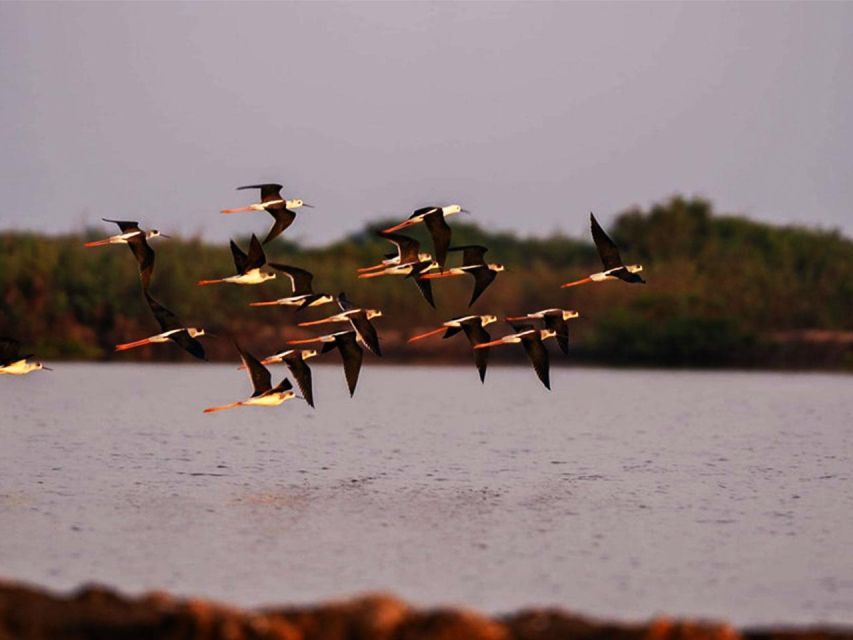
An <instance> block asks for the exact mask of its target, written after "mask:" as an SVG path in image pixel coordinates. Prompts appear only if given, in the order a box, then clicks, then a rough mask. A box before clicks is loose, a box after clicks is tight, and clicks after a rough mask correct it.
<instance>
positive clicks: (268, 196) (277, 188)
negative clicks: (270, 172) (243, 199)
mask: <svg viewBox="0 0 853 640" xmlns="http://www.w3.org/2000/svg"><path fill="white" fill-rule="evenodd" d="M243 189H260V190H261V202H269V201H270V200H281V199H282V197H281V190H282V189H284V186H282V185H280V184H275V183H273V182H270V183H267V184H247V185H246V186H243V187H237V191H242V190H243Z"/></svg>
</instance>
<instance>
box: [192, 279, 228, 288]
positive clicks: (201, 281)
mask: <svg viewBox="0 0 853 640" xmlns="http://www.w3.org/2000/svg"><path fill="white" fill-rule="evenodd" d="M220 282H225V280H223V279H222V278H219V279H218V280H199V281H198V282H197V283H196V284H197V285H198V286H200V287H205V286H207V285H209V284H217V283H220Z"/></svg>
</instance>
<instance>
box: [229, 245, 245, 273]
mask: <svg viewBox="0 0 853 640" xmlns="http://www.w3.org/2000/svg"><path fill="white" fill-rule="evenodd" d="M231 255H232V256H233V257H234V266H235V267H236V269H237V273H246V271H247V269H246V261H247V260H248V256H247V255H246V254H245V253H243V250H242V249H241V248H240V247H238V246H237V243H236V242H234V241H233V240H232V241H231Z"/></svg>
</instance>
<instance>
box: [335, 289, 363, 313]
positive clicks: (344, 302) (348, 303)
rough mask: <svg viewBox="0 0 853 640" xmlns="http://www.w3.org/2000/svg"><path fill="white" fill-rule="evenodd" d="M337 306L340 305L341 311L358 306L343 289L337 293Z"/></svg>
mask: <svg viewBox="0 0 853 640" xmlns="http://www.w3.org/2000/svg"><path fill="white" fill-rule="evenodd" d="M338 307H340V309H341V311H351V310H353V309H357V308H358V307H356V306H355V304H354V303H353V301H352V300H350V299H349V298H348V297H347V294H346V293H344V292H343V291H341V292H340V293H339V294H338Z"/></svg>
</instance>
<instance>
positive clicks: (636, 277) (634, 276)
mask: <svg viewBox="0 0 853 640" xmlns="http://www.w3.org/2000/svg"><path fill="white" fill-rule="evenodd" d="M610 275H612V276H616V277H617V278H619V279H620V280H622V281H624V282H630V283H632V284H646V281H645V280H643V278H642V277H641V276H640V274H639V273H631V272H630V271H628V270H627V269H619V270H618V271H614V272H613V273H611V274H610Z"/></svg>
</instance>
